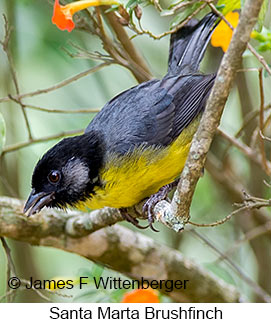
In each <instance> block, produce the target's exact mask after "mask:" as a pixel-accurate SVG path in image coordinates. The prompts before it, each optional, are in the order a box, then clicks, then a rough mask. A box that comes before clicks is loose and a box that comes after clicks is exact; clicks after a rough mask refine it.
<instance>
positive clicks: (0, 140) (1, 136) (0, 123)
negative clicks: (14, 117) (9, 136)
mask: <svg viewBox="0 0 271 323" xmlns="http://www.w3.org/2000/svg"><path fill="white" fill-rule="evenodd" d="M5 143H6V123H5V120H4V118H3V115H2V113H1V112H0V155H1V154H2V151H3V148H4V146H5Z"/></svg>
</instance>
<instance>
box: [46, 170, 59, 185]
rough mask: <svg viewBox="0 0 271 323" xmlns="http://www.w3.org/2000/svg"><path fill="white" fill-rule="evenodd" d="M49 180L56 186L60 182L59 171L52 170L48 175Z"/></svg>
mask: <svg viewBox="0 0 271 323" xmlns="http://www.w3.org/2000/svg"><path fill="white" fill-rule="evenodd" d="M48 179H49V181H50V182H51V183H52V184H56V183H58V182H59V180H60V172H59V171H58V170H52V171H51V173H50V174H49V175H48Z"/></svg>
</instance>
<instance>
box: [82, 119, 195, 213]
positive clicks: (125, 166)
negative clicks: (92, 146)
mask: <svg viewBox="0 0 271 323" xmlns="http://www.w3.org/2000/svg"><path fill="white" fill-rule="evenodd" d="M198 123H199V118H197V119H196V120H195V121H194V122H192V123H191V124H190V125H189V126H188V127H187V128H186V129H184V130H183V131H182V133H181V134H180V136H179V137H178V138H177V139H176V140H175V141H174V142H173V143H172V144H171V145H170V146H168V147H166V148H165V147H162V148H155V147H146V146H141V147H139V148H138V149H136V150H134V151H133V152H131V153H129V154H127V155H124V156H121V157H120V156H117V155H110V156H108V162H107V163H106V164H105V167H104V168H103V169H102V170H101V173H100V178H101V181H102V182H103V183H104V187H103V188H97V189H96V191H95V195H94V196H93V197H92V198H91V199H89V200H87V201H86V202H84V203H80V204H79V205H77V207H78V208H80V209H85V208H90V209H99V208H102V207H104V206H108V207H114V208H121V207H130V206H132V205H134V204H136V203H138V202H140V201H141V200H143V199H144V198H146V197H148V196H150V195H151V194H154V193H156V192H157V191H158V190H159V189H160V188H161V187H162V186H164V185H166V184H168V183H170V182H172V181H174V179H175V178H176V177H178V176H179V175H180V173H181V171H182V169H183V167H184V164H185V161H186V158H187V155H188V152H189V148H190V144H191V140H192V138H193V135H194V133H195V131H196V129H197V126H198Z"/></svg>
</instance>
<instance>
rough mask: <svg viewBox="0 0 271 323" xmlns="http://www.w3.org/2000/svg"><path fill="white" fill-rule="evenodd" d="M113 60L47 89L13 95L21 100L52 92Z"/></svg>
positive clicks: (7, 98) (6, 99) (5, 98)
mask: <svg viewBox="0 0 271 323" xmlns="http://www.w3.org/2000/svg"><path fill="white" fill-rule="evenodd" d="M110 64H111V62H104V63H101V64H99V65H97V66H95V67H92V68H89V69H88V70H86V71H84V72H81V73H78V74H76V75H74V76H72V77H70V78H67V79H66V80H64V81H61V82H59V83H57V84H55V85H53V86H50V87H47V88H45V89H41V90H36V91H32V92H28V93H24V94H20V95H17V96H13V100H14V99H16V100H20V99H23V98H27V97H33V96H36V95H40V94H44V93H48V92H51V91H55V90H57V89H60V88H62V87H64V86H66V85H68V84H70V83H72V82H75V81H77V80H79V79H80V78H82V77H85V76H87V75H89V74H91V73H95V72H97V71H99V70H100V69H101V68H103V67H105V66H108V65H110ZM10 100H11V98H10V97H9V96H7V97H4V98H2V99H0V103H2V102H7V101H10Z"/></svg>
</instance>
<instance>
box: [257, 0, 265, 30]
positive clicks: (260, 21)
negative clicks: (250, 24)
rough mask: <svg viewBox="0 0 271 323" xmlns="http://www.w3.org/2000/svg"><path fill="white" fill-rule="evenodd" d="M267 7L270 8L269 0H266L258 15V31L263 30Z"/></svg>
mask: <svg viewBox="0 0 271 323" xmlns="http://www.w3.org/2000/svg"><path fill="white" fill-rule="evenodd" d="M267 9H268V0H264V2H263V4H262V8H261V11H260V14H259V17H258V26H257V27H258V28H257V29H258V31H261V30H262V28H263V23H264V19H265V15H266V11H267Z"/></svg>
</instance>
